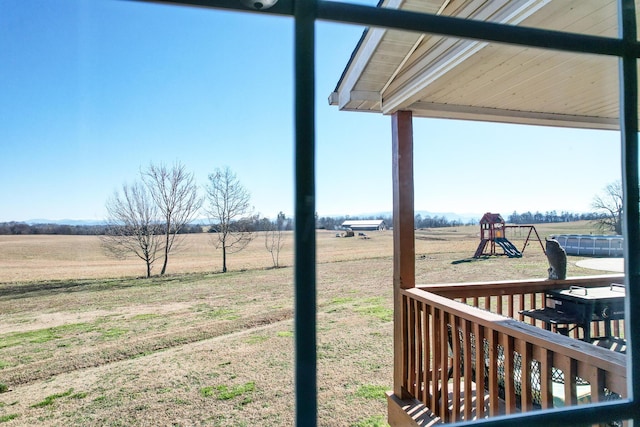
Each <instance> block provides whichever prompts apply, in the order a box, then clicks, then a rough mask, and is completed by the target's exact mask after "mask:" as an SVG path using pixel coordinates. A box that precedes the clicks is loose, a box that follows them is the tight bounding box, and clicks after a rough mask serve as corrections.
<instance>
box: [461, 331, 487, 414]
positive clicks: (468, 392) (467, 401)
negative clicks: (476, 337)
mask: <svg viewBox="0 0 640 427" xmlns="http://www.w3.org/2000/svg"><path fill="white" fill-rule="evenodd" d="M471 328H472V324H471V321H470V320H463V321H462V353H463V357H462V359H463V361H462V363H463V366H464V372H463V374H462V375H464V419H465V420H466V421H469V420H471V419H472V409H473V408H472V397H473V396H472V394H473V391H472V381H473V366H472V363H473V358H472V357H471V356H472V354H471V352H472V351H473V350H472V349H471ZM476 388H477V387H476ZM477 389H478V392H477V395H478V399H479V393H480V392H481V391H482V389H481V388H477Z"/></svg>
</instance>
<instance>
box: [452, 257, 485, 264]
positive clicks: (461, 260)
mask: <svg viewBox="0 0 640 427" xmlns="http://www.w3.org/2000/svg"><path fill="white" fill-rule="evenodd" d="M489 258H490V257H489V256H482V257H480V258H464V259H459V260H456V261H451V264H453V265H456V264H463V263H465V262H478V261H486V260H488V259H489Z"/></svg>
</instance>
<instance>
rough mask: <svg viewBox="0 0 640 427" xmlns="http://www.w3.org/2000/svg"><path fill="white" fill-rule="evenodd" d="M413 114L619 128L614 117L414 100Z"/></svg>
mask: <svg viewBox="0 0 640 427" xmlns="http://www.w3.org/2000/svg"><path fill="white" fill-rule="evenodd" d="M410 110H412V111H413V112H414V116H416V117H432V118H442V119H459V120H476V121H485V122H498V123H517V124H530V125H540V126H553V127H558V126H559V127H572V128H580V129H602V130H617V129H619V121H618V118H611V117H595V116H579V115H571V114H559V113H548V112H538V111H516V110H504V109H499V108H488V107H480V106H473V105H452V104H436V103H430V102H416V103H414V104H412V105H411V106H410Z"/></svg>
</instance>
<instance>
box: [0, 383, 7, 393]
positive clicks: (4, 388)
mask: <svg viewBox="0 0 640 427" xmlns="http://www.w3.org/2000/svg"><path fill="white" fill-rule="evenodd" d="M8 391H9V386H8V385H6V384H5V383H0V393H6V392H8Z"/></svg>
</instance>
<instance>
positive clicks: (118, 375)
mask: <svg viewBox="0 0 640 427" xmlns="http://www.w3.org/2000/svg"><path fill="white" fill-rule="evenodd" d="M558 227H560V226H558V225H553V226H550V227H540V228H539V229H538V232H539V233H540V236H541V237H542V238H543V239H544V237H545V236H546V235H548V234H551V233H559V232H562V231H563V229H562V228H558ZM566 230H567V231H566V232H572V233H575V232H580V231H576V230H581V231H582V232H587V233H588V232H589V231H593V230H592V229H591V225H590V224H588V223H581V224H569V226H567V229H566ZM477 233H478V230H477V228H476V227H458V228H450V229H439V230H417V231H416V275H417V280H418V282H419V283H449V282H459V281H470V280H474V281H477V280H502V279H519V278H532V277H545V276H546V274H547V272H546V269H547V263H546V258H545V256H544V254H543V253H542V250H541V248H540V247H539V245H538V243H537V241H536V242H533V243H531V244H530V245H529V246H528V247H527V248H526V250H525V253H524V257H523V258H520V259H509V258H507V257H492V258H488V259H482V260H475V261H473V260H470V257H471V256H472V255H473V253H474V251H475V248H476V246H477V245H478V237H477ZM367 234H368V237H370V238H369V239H362V238H357V237H356V238H336V237H335V232H330V231H318V234H317V243H318V268H317V282H318V284H317V287H318V349H317V350H318V405H319V414H318V417H319V424H320V425H324V426H377V425H384V419H385V413H386V402H385V400H384V393H383V391H384V390H387V389H390V388H391V385H392V328H393V324H392V314H393V311H392V308H393V307H392V282H391V280H392V264H393V262H392V233H391V232H390V231H384V232H369V233H367ZM209 239H210V236H209V235H204V234H199V235H189V236H187V237H186V240H185V242H184V244H183V246H182V249H181V250H180V251H179V252H178V253H176V254H175V255H174V256H172V257H171V258H170V261H169V269H168V272H169V274H168V275H167V276H165V277H162V278H160V277H154V278H151V279H143V278H139V277H140V276H141V275H143V274H144V265H143V263H142V262H140V261H136V260H134V259H131V260H126V261H117V260H113V259H110V258H108V257H107V256H105V255H104V253H103V251H102V250H101V248H100V245H99V240H98V239H97V238H96V237H91V236H0V424H3V425H7V426H11V425H36V424H37V425H56V426H58V425H65V426H67V425H72V426H86V425H101V426H103V425H111V426H120V425H122V426H135V425H140V426H142V425H181V426H191V425H212V426H216V425H220V426H242V425H265V426H280V425H292V424H293V419H294V395H293V323H292V315H293V310H292V307H293V268H292V259H293V254H292V247H293V242H292V236H291V235H288V236H287V239H288V240H287V243H286V246H285V248H284V249H283V251H282V253H281V259H282V264H283V266H284V267H283V268H277V269H274V268H270V267H271V256H270V254H269V253H268V252H267V251H266V250H265V248H264V241H263V236H258V237H257V238H256V239H255V240H254V241H253V242H252V243H251V245H250V246H249V247H248V248H247V249H246V250H245V251H242V252H240V253H237V254H232V255H231V256H230V257H229V259H228V267H229V270H230V271H229V272H228V273H225V274H222V273H220V270H221V265H220V258H221V256H220V252H219V251H216V250H215V249H214V247H213V246H212V245H211V243H210V240H209ZM514 243H515V244H516V246H518V247H520V245H521V244H522V243H523V242H518V241H516V240H515V239H514ZM579 259H582V258H578V257H570V259H569V268H568V270H569V275H570V276H576V275H586V274H598V273H597V272H594V271H591V270H585V269H581V268H579V267H577V266H576V265H575V261H577V260H579ZM310 392H311V391H310Z"/></svg>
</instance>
